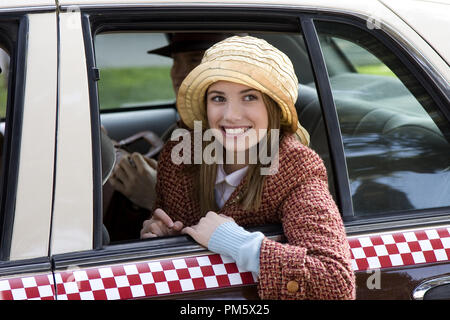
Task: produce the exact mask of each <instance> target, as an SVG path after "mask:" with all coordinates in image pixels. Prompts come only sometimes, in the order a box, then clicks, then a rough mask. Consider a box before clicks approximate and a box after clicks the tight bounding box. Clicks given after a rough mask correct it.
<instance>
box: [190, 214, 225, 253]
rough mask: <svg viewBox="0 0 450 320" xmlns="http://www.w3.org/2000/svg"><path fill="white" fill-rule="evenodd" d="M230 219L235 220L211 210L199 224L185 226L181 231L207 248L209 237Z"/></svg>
mask: <svg viewBox="0 0 450 320" xmlns="http://www.w3.org/2000/svg"><path fill="white" fill-rule="evenodd" d="M228 221H234V219H233V218H231V217H227V216H226V215H223V214H217V213H215V212H213V211H209V212H208V213H207V214H206V216H204V217H203V218H201V219H200V221H199V222H198V224H196V225H194V226H191V227H186V228H184V229H183V230H181V233H183V234H188V235H190V236H191V237H192V238H193V239H194V240H195V241H197V242H198V243H199V244H201V245H202V246H204V247H206V248H207V247H208V242H209V239H210V238H211V236H212V234H213V233H214V231H216V229H217V227H219V226H220V225H221V224H223V223H225V222H228Z"/></svg>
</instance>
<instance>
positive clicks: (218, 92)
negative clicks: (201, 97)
mask: <svg viewBox="0 0 450 320" xmlns="http://www.w3.org/2000/svg"><path fill="white" fill-rule="evenodd" d="M213 93H215V94H225V93H224V92H222V91H217V90H212V91H208V92H207V93H206V95H210V94H213Z"/></svg>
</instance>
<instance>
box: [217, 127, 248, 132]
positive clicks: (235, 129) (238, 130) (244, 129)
mask: <svg viewBox="0 0 450 320" xmlns="http://www.w3.org/2000/svg"><path fill="white" fill-rule="evenodd" d="M223 129H224V131H225V133H226V134H242V133H244V132H247V130H248V129H249V127H245V128H223Z"/></svg>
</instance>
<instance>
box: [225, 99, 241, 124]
mask: <svg viewBox="0 0 450 320" xmlns="http://www.w3.org/2000/svg"><path fill="white" fill-rule="evenodd" d="M223 118H224V120H227V121H230V122H234V121H237V120H241V119H242V108H241V106H240V105H239V103H237V102H235V101H232V100H231V101H228V103H227V105H226V107H225V110H224V114H223Z"/></svg>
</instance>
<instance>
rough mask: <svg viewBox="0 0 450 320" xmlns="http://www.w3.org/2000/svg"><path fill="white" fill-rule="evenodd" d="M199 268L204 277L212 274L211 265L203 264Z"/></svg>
mask: <svg viewBox="0 0 450 320" xmlns="http://www.w3.org/2000/svg"><path fill="white" fill-rule="evenodd" d="M200 270H202V274H203V276H205V277H209V276H213V275H214V269H213V267H212V266H203V267H200Z"/></svg>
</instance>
